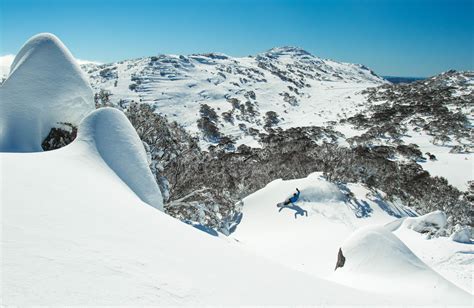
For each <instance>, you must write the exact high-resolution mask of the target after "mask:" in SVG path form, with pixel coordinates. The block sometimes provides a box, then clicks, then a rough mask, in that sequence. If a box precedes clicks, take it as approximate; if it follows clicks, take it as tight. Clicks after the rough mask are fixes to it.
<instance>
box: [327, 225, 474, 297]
mask: <svg viewBox="0 0 474 308" xmlns="http://www.w3.org/2000/svg"><path fill="white" fill-rule="evenodd" d="M342 252H343V254H344V256H345V257H346V262H345V265H344V266H343V267H342V268H339V269H337V270H336V273H335V274H334V280H335V281H338V282H340V283H344V284H347V285H352V286H354V285H357V286H358V288H361V289H365V290H372V291H376V292H380V293H383V294H390V295H394V294H399V295H401V296H412V297H413V298H417V299H419V298H421V297H423V296H430V297H432V299H433V300H434V302H438V303H446V302H451V303H454V302H457V301H458V300H460V302H462V299H464V300H467V301H466V302H465V304H467V303H468V302H469V301H468V299H469V295H468V294H467V293H465V292H464V291H462V290H461V289H459V288H458V287H456V286H455V285H454V284H452V283H451V282H449V281H448V280H446V279H445V278H443V277H442V276H441V275H439V274H438V273H436V272H435V271H433V270H432V269H431V268H429V267H428V266H427V265H426V264H425V263H423V261H421V260H420V259H419V258H418V257H417V256H416V255H415V254H414V253H413V252H412V251H411V250H410V249H409V248H408V247H407V246H406V245H405V244H404V243H403V242H402V241H401V240H400V239H399V238H398V237H396V236H395V235H394V234H393V233H391V232H390V231H389V230H387V229H386V228H384V227H373V226H371V227H365V228H361V229H359V230H357V231H356V232H354V233H353V234H352V235H351V236H350V237H349V238H348V239H347V240H346V241H345V242H344V244H343V245H342Z"/></svg>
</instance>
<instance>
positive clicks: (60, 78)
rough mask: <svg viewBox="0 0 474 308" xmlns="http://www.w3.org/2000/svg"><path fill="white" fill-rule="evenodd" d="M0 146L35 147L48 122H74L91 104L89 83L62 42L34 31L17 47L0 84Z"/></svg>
mask: <svg viewBox="0 0 474 308" xmlns="http://www.w3.org/2000/svg"><path fill="white" fill-rule="evenodd" d="M0 98H1V103H0V151H2V152H38V151H41V150H42V149H41V143H42V142H43V140H44V138H45V137H46V136H47V135H48V133H49V131H50V129H51V128H52V127H56V126H58V125H59V123H60V122H66V123H71V124H73V125H76V126H77V125H78V124H79V122H80V121H81V120H82V118H83V117H84V116H85V115H87V114H88V113H89V112H90V111H92V110H93V109H94V100H93V93H92V89H91V87H90V85H89V83H88V82H87V80H86V78H85V76H84V74H83V72H82V71H81V69H80V68H79V66H78V65H77V64H76V62H75V59H74V58H73V57H72V55H71V53H70V52H69V51H68V49H67V48H66V47H65V46H64V44H63V43H62V42H61V41H60V40H59V39H58V38H57V37H55V36H54V35H52V34H47V33H44V34H38V35H36V36H34V37H32V38H31V39H30V40H29V41H28V42H26V44H25V45H24V46H23V47H22V48H21V50H20V52H19V53H18V54H17V56H16V57H15V60H14V61H13V64H12V66H11V68H10V74H9V75H8V77H7V79H6V80H5V81H4V82H3V84H2V85H1V86H0Z"/></svg>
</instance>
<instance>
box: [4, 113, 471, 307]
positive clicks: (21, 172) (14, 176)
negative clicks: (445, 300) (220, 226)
mask: <svg viewBox="0 0 474 308" xmlns="http://www.w3.org/2000/svg"><path fill="white" fill-rule="evenodd" d="M117 112H118V111H113V110H112V109H103V110H99V111H96V112H94V113H92V114H91V115H90V116H89V117H88V118H86V119H85V120H84V121H83V123H82V124H81V126H80V128H79V129H80V135H79V137H78V138H77V139H76V140H75V141H74V142H73V143H72V144H70V145H68V146H66V147H64V148H62V149H59V150H56V151H49V152H43V153H22V154H18V153H1V154H0V162H1V172H2V183H1V187H2V194H1V204H2V216H1V230H2V236H1V240H2V259H1V262H2V264H1V265H2V266H1V271H2V273H1V274H2V288H1V299H2V304H3V305H66V304H67V305H78V304H80V305H124V304H125V305H126V304H128V305H131V304H133V305H140V304H161V305H163V304H193V305H196V304H284V305H294V304H328V303H331V304H355V303H359V304H362V303H372V304H374V303H379V304H380V303H383V302H384V301H383V300H385V299H382V298H381V297H377V296H373V295H371V294H370V293H369V292H367V293H363V294H364V296H360V294H361V293H360V292H359V291H355V290H353V289H350V288H347V287H343V286H341V285H338V284H336V283H334V282H330V281H327V280H323V279H319V278H316V277H312V276H310V275H307V274H305V273H301V272H298V271H294V270H291V269H288V268H286V267H282V266H280V265H278V264H276V263H274V262H268V260H266V259H263V258H259V257H256V256H255V255H253V254H252V253H249V252H246V251H244V250H242V249H240V248H239V247H235V244H233V243H232V242H229V241H225V240H222V239H221V238H217V237H212V236H209V235H208V234H206V233H203V232H201V231H198V230H197V229H195V228H193V227H191V226H188V225H186V224H184V223H182V222H180V221H178V220H175V219H173V218H172V217H170V216H168V215H166V214H164V213H163V212H161V211H158V210H156V209H155V208H153V207H151V206H149V205H147V204H145V203H143V202H142V201H141V200H140V199H139V198H138V196H137V195H136V194H135V193H134V191H133V190H134V189H133V188H134V187H133V186H132V187H130V186H129V185H130V182H124V181H123V180H124V177H123V173H119V174H118V175H117V174H116V173H115V172H114V170H112V169H111V168H114V166H113V164H111V163H110V162H111V161H112V162H113V161H114V158H111V155H116V156H117V158H120V157H121V153H120V150H123V149H119V148H118V146H116V145H113V144H110V143H108V142H107V140H104V136H103V135H101V134H97V132H96V131H94V129H93V127H90V126H89V125H93V126H96V127H97V128H103V129H104V130H105V131H107V132H108V133H110V134H111V135H114V136H116V137H115V138H116V140H122V141H123V142H121V143H119V144H122V145H123V144H124V142H125V141H127V140H129V137H128V136H129V134H130V133H129V132H128V130H129V127H127V126H126V125H125V127H124V126H123V125H122V126H120V124H116V123H115V122H114V121H110V119H114V120H117V121H118V122H119V123H123V121H120V119H118V116H117V115H116V113H117ZM81 130H82V132H81ZM131 144H132V145H133V142H132V143H131ZM94 145H95V147H94ZM105 153H108V154H105ZM127 161H128V162H129V164H128V165H127V166H128V169H132V168H135V167H136V165H135V164H134V162H133V158H129V160H127ZM115 171H116V170H115ZM128 172H130V170H129V171H128ZM125 180H127V179H125ZM132 184H133V183H132ZM140 184H141V185H142V188H143V186H145V185H146V184H147V183H146V182H145V181H142V182H141V183H140ZM295 294H297V296H295ZM341 294H342V295H343V296H341ZM391 300H395V299H391ZM461 300H462V299H461Z"/></svg>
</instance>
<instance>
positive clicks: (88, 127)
mask: <svg viewBox="0 0 474 308" xmlns="http://www.w3.org/2000/svg"><path fill="white" fill-rule="evenodd" d="M76 142H77V143H86V144H87V145H89V146H90V147H91V150H92V151H97V153H98V154H99V155H100V157H101V158H102V159H103V160H104V161H105V163H106V164H107V165H108V166H109V167H110V168H111V169H112V170H113V171H114V172H115V173H116V174H117V175H118V176H119V178H120V179H122V181H123V182H124V183H125V184H127V186H128V187H130V189H131V190H133V192H135V193H136V194H137V196H138V197H139V198H140V199H141V200H143V201H144V202H145V203H148V204H150V205H152V206H153V207H155V208H157V209H159V210H163V197H162V196H161V192H160V189H159V188H158V185H157V184H156V181H155V179H154V177H153V174H152V173H151V171H150V168H149V166H148V162H147V156H146V153H145V149H144V147H143V144H142V142H141V140H140V137H138V135H137V132H136V131H135V128H133V126H132V124H131V123H130V121H129V120H128V119H127V117H126V116H125V115H124V114H123V112H121V111H119V110H117V109H114V108H101V109H98V110H95V111H93V112H92V113H91V114H89V115H88V116H87V117H86V118H85V119H84V121H82V122H81V124H80V126H79V130H78V136H77V140H76Z"/></svg>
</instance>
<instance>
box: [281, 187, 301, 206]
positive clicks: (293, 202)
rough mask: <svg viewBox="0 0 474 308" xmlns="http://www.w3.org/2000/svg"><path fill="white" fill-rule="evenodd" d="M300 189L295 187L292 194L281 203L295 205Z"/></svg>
mask: <svg viewBox="0 0 474 308" xmlns="http://www.w3.org/2000/svg"><path fill="white" fill-rule="evenodd" d="M300 193H301V192H300V190H299V189H298V188H297V189H296V192H295V193H294V194H293V196H292V197H291V198H289V199H288V200H286V201H285V202H284V203H283V205H288V204H290V203H291V204H293V205H295V202H296V201H298V199H299V197H300Z"/></svg>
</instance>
